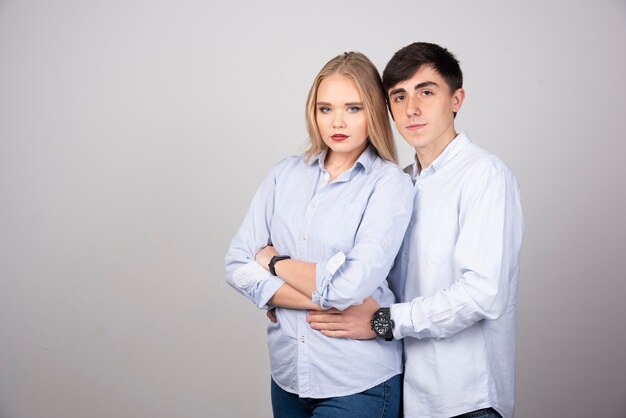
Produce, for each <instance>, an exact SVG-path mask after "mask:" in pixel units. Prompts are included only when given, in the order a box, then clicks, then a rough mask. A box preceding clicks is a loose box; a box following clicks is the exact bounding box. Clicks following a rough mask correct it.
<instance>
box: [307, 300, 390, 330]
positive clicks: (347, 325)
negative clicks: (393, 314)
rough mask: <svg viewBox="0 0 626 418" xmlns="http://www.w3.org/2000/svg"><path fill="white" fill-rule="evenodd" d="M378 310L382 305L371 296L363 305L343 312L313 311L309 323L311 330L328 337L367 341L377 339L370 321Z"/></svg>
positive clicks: (336, 310) (308, 319)
mask: <svg viewBox="0 0 626 418" xmlns="http://www.w3.org/2000/svg"><path fill="white" fill-rule="evenodd" d="M378 308H380V305H379V304H378V302H376V299H374V298H373V297H371V296H370V297H368V298H367V299H365V300H364V301H363V303H362V304H360V305H353V306H350V307H349V308H347V309H345V310H343V311H340V310H338V309H334V308H333V309H328V310H325V311H320V310H312V311H310V312H309V315H308V316H307V321H308V322H309V325H310V326H311V328H313V329H316V330H318V331H321V333H322V334H324V335H325V336H327V337H335V338H352V339H354V340H367V339H370V338H374V337H376V334H374V331H372V326H371V323H370V321H371V320H372V318H373V317H374V312H376V311H377V310H378Z"/></svg>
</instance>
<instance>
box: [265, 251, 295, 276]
mask: <svg viewBox="0 0 626 418" xmlns="http://www.w3.org/2000/svg"><path fill="white" fill-rule="evenodd" d="M290 258H291V257H289V256H288V255H275V256H274V257H272V259H271V260H270V263H269V264H268V265H267V266H268V267H269V269H270V273H272V276H276V275H277V274H276V270H275V267H274V266H275V265H276V263H278V262H279V261H280V260H289V259H290Z"/></svg>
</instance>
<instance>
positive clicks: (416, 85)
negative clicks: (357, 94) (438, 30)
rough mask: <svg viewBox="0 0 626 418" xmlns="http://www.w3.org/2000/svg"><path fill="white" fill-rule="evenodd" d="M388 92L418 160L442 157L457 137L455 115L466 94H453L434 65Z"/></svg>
mask: <svg viewBox="0 0 626 418" xmlns="http://www.w3.org/2000/svg"><path fill="white" fill-rule="evenodd" d="M387 93H388V94H389V103H390V108H391V114H392V115H393V119H394V121H395V123H396V127H397V128H398V131H399V132H400V134H401V135H402V136H403V137H404V139H405V140H406V141H407V142H408V143H409V145H411V146H412V147H413V148H415V152H416V154H417V155H418V157H419V156H420V155H435V156H437V155H439V154H440V153H441V152H442V151H443V150H444V148H445V147H446V146H447V145H448V143H450V141H452V139H454V137H455V136H456V132H455V130H454V112H457V111H458V110H459V109H460V108H461V104H462V103H463V98H464V95H465V92H464V91H463V89H458V90H456V91H454V92H451V91H450V88H449V87H448V84H447V83H446V81H445V80H444V79H443V77H441V75H440V74H439V73H438V72H437V71H435V70H434V69H433V68H432V67H431V66H422V67H421V68H420V69H419V70H417V71H416V72H415V74H413V76H412V77H411V78H409V79H407V80H404V81H401V82H400V83H398V84H396V85H395V86H393V87H392V88H390V89H389V91H388V92H387Z"/></svg>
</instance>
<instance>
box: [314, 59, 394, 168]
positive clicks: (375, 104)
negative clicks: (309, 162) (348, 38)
mask: <svg viewBox="0 0 626 418" xmlns="http://www.w3.org/2000/svg"><path fill="white" fill-rule="evenodd" d="M334 74H341V75H344V76H346V77H349V78H350V79H352V80H353V81H354V83H355V84H356V87H357V89H358V91H359V94H360V95H361V101H362V102H363V110H364V111H365V114H366V115H367V132H368V140H369V143H371V144H372V145H373V146H374V148H375V150H376V152H377V153H378V155H379V156H380V157H381V158H383V159H385V160H387V161H392V162H394V163H397V162H398V152H397V151H396V144H395V142H394V139H393V133H392V131H391V124H390V123H389V116H388V114H387V104H386V94H385V90H384V88H383V84H382V81H381V79H380V75H379V74H378V70H377V69H376V67H375V66H374V64H372V62H371V61H370V60H369V59H368V58H367V57H366V56H365V55H363V54H362V53H360V52H345V53H343V54H341V55H337V56H336V57H335V58H333V59H331V60H330V61H328V62H327V63H326V65H324V67H323V68H322V69H321V70H320V72H319V73H318V74H317V76H316V77H315V80H313V85H312V86H311V90H309V97H308V98H307V101H306V124H307V130H308V132H309V141H310V144H309V146H308V148H307V149H306V151H305V155H306V156H307V158H310V157H311V156H313V155H314V154H317V153H320V152H322V151H324V150H327V149H328V146H327V145H326V144H325V143H324V141H323V140H322V136H321V135H320V131H319V129H318V127H317V122H316V118H315V115H316V112H317V89H318V87H319V85H320V83H321V82H322V80H323V79H324V78H326V77H329V76H331V75H334Z"/></svg>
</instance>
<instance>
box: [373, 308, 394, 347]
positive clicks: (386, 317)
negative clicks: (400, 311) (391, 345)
mask: <svg viewBox="0 0 626 418" xmlns="http://www.w3.org/2000/svg"><path fill="white" fill-rule="evenodd" d="M370 323H371V324H372V331H374V333H375V334H376V335H377V336H379V337H382V338H384V339H385V340H387V341H391V340H393V327H394V323H393V319H391V311H390V310H389V308H380V309H378V310H377V311H376V312H374V317H373V318H372V320H371V321H370Z"/></svg>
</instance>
